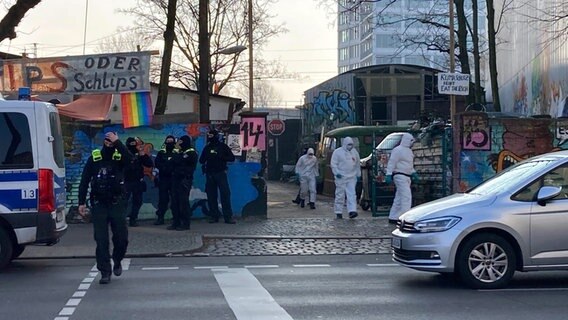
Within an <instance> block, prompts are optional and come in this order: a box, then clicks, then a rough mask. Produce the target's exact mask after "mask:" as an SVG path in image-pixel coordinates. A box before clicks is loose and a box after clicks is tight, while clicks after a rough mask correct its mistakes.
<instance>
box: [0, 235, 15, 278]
mask: <svg viewBox="0 0 568 320" xmlns="http://www.w3.org/2000/svg"><path fill="white" fill-rule="evenodd" d="M12 251H13V245H12V240H10V236H9V235H8V233H7V232H6V230H5V229H4V228H0V269H4V268H5V267H6V266H7V265H8V264H9V263H10V261H12Z"/></svg>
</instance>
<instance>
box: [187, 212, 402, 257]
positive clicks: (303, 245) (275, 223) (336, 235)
mask: <svg viewBox="0 0 568 320" xmlns="http://www.w3.org/2000/svg"><path fill="white" fill-rule="evenodd" d="M238 225H239V226H238V228H234V227H233V226H231V225H224V224H214V225H213V226H212V225H205V224H204V223H200V224H199V225H198V226H195V228H196V229H200V230H201V232H203V234H204V236H203V247H202V248H200V249H199V250H198V251H196V252H193V253H191V255H206V256H242V255H253V256H254V255H323V254H388V253H390V233H391V231H392V230H393V228H394V227H393V226H392V225H389V224H388V223H387V219H386V217H379V218H360V219H359V218H357V219H353V220H349V219H342V220H336V219H332V218H304V219H268V220H260V219H259V220H250V219H248V220H244V221H239V223H238ZM207 229H211V230H210V231H212V232H214V233H208V232H207Z"/></svg>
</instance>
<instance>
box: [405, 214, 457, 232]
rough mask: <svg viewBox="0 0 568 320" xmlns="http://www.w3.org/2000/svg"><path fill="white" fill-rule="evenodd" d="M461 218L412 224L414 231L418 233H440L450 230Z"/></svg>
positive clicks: (442, 218)
mask: <svg viewBox="0 0 568 320" xmlns="http://www.w3.org/2000/svg"><path fill="white" fill-rule="evenodd" d="M460 220H461V218H458V217H441V218H434V219H428V220H421V221H417V222H416V223H414V229H416V231H418V232H440V231H446V230H449V229H451V228H452V227H453V226H455V225H456V224H457V223H458V222H460Z"/></svg>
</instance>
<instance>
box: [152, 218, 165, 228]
mask: <svg viewBox="0 0 568 320" xmlns="http://www.w3.org/2000/svg"><path fill="white" fill-rule="evenodd" d="M163 224H164V217H158V219H156V221H155V222H154V225H156V226H161V225H163Z"/></svg>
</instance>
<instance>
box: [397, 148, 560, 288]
mask: <svg viewBox="0 0 568 320" xmlns="http://www.w3.org/2000/svg"><path fill="white" fill-rule="evenodd" d="M392 249H393V260H394V261H395V262H398V263H400V264H401V265H403V266H406V267H409V268H413V269H416V270H422V271H432V272H440V273H452V272H455V273H456V274H458V275H459V277H460V278H461V280H462V281H463V282H464V283H465V284H466V285H468V286H470V287H472V288H482V289H494V288H501V287H504V286H506V285H507V283H508V282H509V281H510V280H511V278H512V277H513V274H514V273H515V271H517V270H518V271H533V270H534V271H536V270H561V269H568V151H560V152H554V153H548V154H544V155H540V156H536V157H533V158H530V159H527V160H525V161H523V162H520V163H518V164H516V165H515V166H512V167H510V168H508V169H506V170H504V171H502V172H500V173H499V174H497V175H496V176H495V177H493V178H491V179H489V180H486V181H485V182H483V183H481V184H480V185H479V186H477V187H475V188H473V189H471V190H470V191H468V192H466V193H459V194H454V195H451V196H449V197H445V198H442V199H439V200H436V201H432V202H429V203H425V204H422V205H420V206H417V207H415V208H412V209H411V210H410V211H408V212H406V213H405V214H403V215H402V216H401V217H400V219H399V221H398V224H397V229H396V230H394V231H393V232H392Z"/></svg>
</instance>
